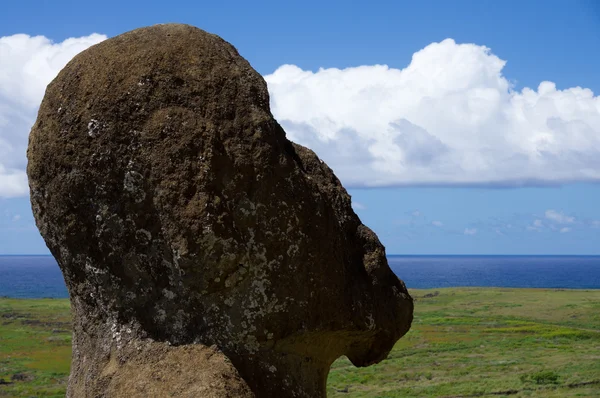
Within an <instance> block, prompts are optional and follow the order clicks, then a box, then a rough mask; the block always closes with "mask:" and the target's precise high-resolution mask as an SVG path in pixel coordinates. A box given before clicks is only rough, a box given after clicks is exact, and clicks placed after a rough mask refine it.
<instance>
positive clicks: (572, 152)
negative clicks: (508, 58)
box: [0, 34, 600, 197]
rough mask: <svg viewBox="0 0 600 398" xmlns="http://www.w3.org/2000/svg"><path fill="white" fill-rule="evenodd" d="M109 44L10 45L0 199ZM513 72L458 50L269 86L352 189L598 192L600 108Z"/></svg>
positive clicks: (582, 93)
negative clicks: (59, 89)
mask: <svg viewBox="0 0 600 398" xmlns="http://www.w3.org/2000/svg"><path fill="white" fill-rule="evenodd" d="M104 39H106V37H105V36H103V35H99V34H92V35H90V36H86V37H80V38H71V39H67V40H65V41H63V42H61V43H54V42H52V41H51V40H50V39H48V38H46V37H43V36H36V37H32V36H28V35H23V34H19V35H13V36H7V37H1V38H0V197H11V196H22V195H26V194H27V182H26V175H25V163H26V160H25V150H26V146H27V135H28V132H29V130H30V128H31V125H32V124H33V121H34V119H35V116H36V111H37V107H38V105H39V103H40V101H41V99H42V96H43V93H44V89H45V87H46V85H47V84H48V83H49V82H50V81H51V80H52V78H53V77H54V76H55V75H56V74H57V72H58V71H59V70H60V69H61V68H62V67H63V66H64V65H65V64H66V63H67V62H68V61H69V60H70V59H71V58H72V57H73V56H74V55H75V54H77V53H78V52H80V51H82V50H84V49H85V48H87V47H89V46H91V45H93V44H95V43H98V42H100V41H102V40H104ZM505 63H506V62H505V61H504V60H502V59H500V58H499V57H497V56H496V55H494V54H493V53H492V52H491V50H490V49H489V48H487V47H485V46H480V45H475V44H458V43H456V42H455V41H453V40H452V39H446V40H444V41H442V42H440V43H432V44H430V45H428V46H427V47H425V48H424V49H422V50H420V51H418V52H416V53H415V54H413V57H412V60H411V62H410V64H409V65H408V66H406V67H405V68H403V69H395V68H390V67H388V66H386V65H370V66H357V67H352V68H346V69H335V68H330V69H319V70H318V71H316V72H312V71H306V70H302V69H300V68H298V67H297V66H294V65H283V66H281V67H279V68H278V69H277V70H276V71H275V72H273V73H272V74H269V75H267V76H265V79H266V81H267V83H268V86H269V91H270V94H271V107H272V111H273V114H274V115H275V117H276V118H277V119H278V120H279V122H280V123H281V124H282V126H283V127H284V128H285V129H286V131H287V133H288V136H289V138H291V139H292V140H294V141H296V142H298V143H300V144H303V145H306V146H308V147H310V148H312V149H314V150H315V151H316V152H317V154H318V155H319V156H320V157H322V158H323V159H324V160H325V161H327V162H328V164H329V165H330V166H331V167H332V168H333V169H334V170H335V172H336V174H337V175H338V176H339V177H340V178H341V180H342V182H343V183H344V184H345V185H347V186H349V187H373V186H403V185H507V186H521V185H528V184H553V183H563V182H571V181H598V180H600V97H597V96H594V94H593V92H592V91H591V90H589V89H586V88H582V87H573V88H566V89H563V90H559V89H557V88H556V86H555V85H554V84H553V83H551V82H546V81H544V82H541V83H540V84H539V86H538V87H537V88H533V89H532V88H524V89H522V90H520V91H516V90H514V89H513V86H512V85H511V83H510V81H509V80H508V79H507V77H505V76H504V75H503V73H502V70H503V68H504V65H505Z"/></svg>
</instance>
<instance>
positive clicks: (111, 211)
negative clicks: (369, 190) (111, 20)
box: [27, 24, 413, 398]
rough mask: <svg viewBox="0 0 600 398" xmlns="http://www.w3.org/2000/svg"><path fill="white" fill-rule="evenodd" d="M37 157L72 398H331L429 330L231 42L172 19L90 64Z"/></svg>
mask: <svg viewBox="0 0 600 398" xmlns="http://www.w3.org/2000/svg"><path fill="white" fill-rule="evenodd" d="M28 159H29V164H28V169H27V171H28V175H29V183H30V189H31V202H32V207H33V211H34V215H35V219H36V222H37V226H38V228H39V229H40V232H41V234H42V236H43V237H44V239H45V241H46V243H47V245H48V247H49V248H50V250H51V252H52V254H53V255H54V257H55V258H56V259H57V261H58V263H59V265H60V267H61V270H62V272H63V274H64V278H65V281H66V283H67V286H68V289H69V293H70V297H71V304H72V309H73V314H74V321H73V322H74V337H73V360H72V369H71V378H70V380H69V388H68V395H69V396H71V397H86V396H94V397H95V396H123V394H126V395H129V396H154V395H156V396H166V395H164V394H175V395H176V396H207V397H208V396H213V395H214V396H219V397H221V396H223V397H225V396H254V395H255V396H258V397H311V398H312V397H320V396H324V395H325V383H326V378H327V373H328V371H329V367H330V365H331V363H332V362H333V361H334V360H335V359H336V358H337V357H339V356H341V355H347V356H348V357H349V358H350V360H351V361H352V362H353V363H354V364H355V365H357V366H366V365H370V364H373V363H376V362H379V361H381V360H382V359H384V358H385V357H386V355H387V354H388V352H389V351H390V349H391V348H392V346H393V345H394V343H395V342H396V341H397V340H398V339H399V338H400V337H401V336H403V335H404V334H405V333H406V332H407V331H408V329H409V328H410V324H411V321H412V313H413V303H412V299H411V297H410V296H409V294H408V292H407V290H406V287H405V285H404V283H403V282H402V281H401V280H399V279H398V278H397V277H396V276H395V275H394V274H393V273H392V272H391V271H390V269H389V267H388V264H387V261H386V258H385V249H384V247H383V246H382V245H381V243H380V242H379V240H378V239H377V236H376V235H375V234H374V233H373V232H372V231H371V230H370V229H369V228H367V227H366V226H364V225H363V224H362V223H361V221H360V219H359V218H358V216H357V215H356V214H355V213H354V211H353V210H352V207H351V200H350V196H349V195H348V193H347V192H346V190H345V189H344V188H343V187H342V185H341V184H340V182H339V180H338V179H337V178H336V176H335V175H334V174H333V172H332V171H331V169H330V168H329V167H328V166H327V165H326V164H325V163H324V162H323V161H322V160H320V159H319V158H318V157H317V155H315V153H313V152H312V151H311V150H310V149H307V148H304V147H302V146H300V145H297V144H294V143H292V142H290V141H288V140H287V139H286V136H285V132H284V131H283V130H282V128H281V127H280V126H279V124H278V123H277V121H275V119H274V118H273V116H272V115H271V112H270V110H269V95H268V91H267V87H266V84H265V82H264V80H263V79H262V77H261V76H260V75H259V74H258V73H257V72H256V71H255V70H254V69H253V68H252V67H251V66H250V64H249V63H248V62H247V61H246V60H245V59H244V58H242V57H241V56H240V55H239V54H238V52H237V51H236V49H235V48H234V47H233V46H231V45H230V44H229V43H227V42H225V41H224V40H222V39H221V38H219V37H218V36H215V35H212V34H209V33H207V32H204V31H202V30H200V29H197V28H194V27H191V26H187V25H178V24H169V25H157V26H152V27H148V28H142V29H137V30H134V31H131V32H128V33H125V34H122V35H120V36H117V37H114V38H111V39H109V40H106V41H104V42H102V43H100V44H98V45H95V46H93V47H91V48H89V49H88V50H86V51H84V52H82V53H80V54H79V55H77V56H76V57H75V58H74V59H73V60H72V61H71V62H70V63H69V64H68V65H67V66H66V67H65V68H64V69H63V70H62V71H61V72H60V74H59V75H58V77H57V78H56V79H55V80H54V81H53V82H52V83H51V84H50V85H49V86H48V89H47V91H46V95H45V97H44V100H43V102H42V105H41V107H40V111H39V115H38V119H37V121H36V123H35V125H34V127H33V129H32V131H31V136H30V142H29V149H28ZM211 361H212V362H211ZM215 363H219V364H220V365H219V366H217V365H215ZM161 372H162V373H161ZM159 373H160V374H162V375H163V376H161V377H162V378H160V377H159V378H158V380H162V382H160V383H158V382H157V381H156V380H157V378H156V377H157V376H156V374H159ZM144 389H145V390H144ZM153 389H154V390H153ZM161 389H162V390H161ZM211 391H212V392H211ZM153 394H154V395H153ZM198 394H204V395H198ZM210 394H213V395H210ZM228 394H229V395H228Z"/></svg>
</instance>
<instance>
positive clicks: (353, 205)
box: [352, 202, 367, 210]
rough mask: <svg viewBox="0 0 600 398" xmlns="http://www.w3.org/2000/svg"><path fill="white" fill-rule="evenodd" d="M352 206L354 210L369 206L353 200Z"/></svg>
mask: <svg viewBox="0 0 600 398" xmlns="http://www.w3.org/2000/svg"><path fill="white" fill-rule="evenodd" d="M352 208H353V209H354V210H365V209H366V208H367V206H365V205H363V204H362V203H360V202H352Z"/></svg>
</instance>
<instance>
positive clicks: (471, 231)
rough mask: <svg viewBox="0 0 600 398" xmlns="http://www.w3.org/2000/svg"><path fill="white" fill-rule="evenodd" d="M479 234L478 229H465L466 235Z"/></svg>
mask: <svg viewBox="0 0 600 398" xmlns="http://www.w3.org/2000/svg"><path fill="white" fill-rule="evenodd" d="M476 233H477V228H465V231H464V234H465V235H475V234H476Z"/></svg>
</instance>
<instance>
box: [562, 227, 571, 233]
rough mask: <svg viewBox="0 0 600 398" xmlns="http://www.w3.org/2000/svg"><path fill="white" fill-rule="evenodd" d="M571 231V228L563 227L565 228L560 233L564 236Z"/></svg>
mask: <svg viewBox="0 0 600 398" xmlns="http://www.w3.org/2000/svg"><path fill="white" fill-rule="evenodd" d="M570 230H571V228H569V227H563V228H561V229H560V233H561V234H564V233H567V232H569V231H570Z"/></svg>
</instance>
